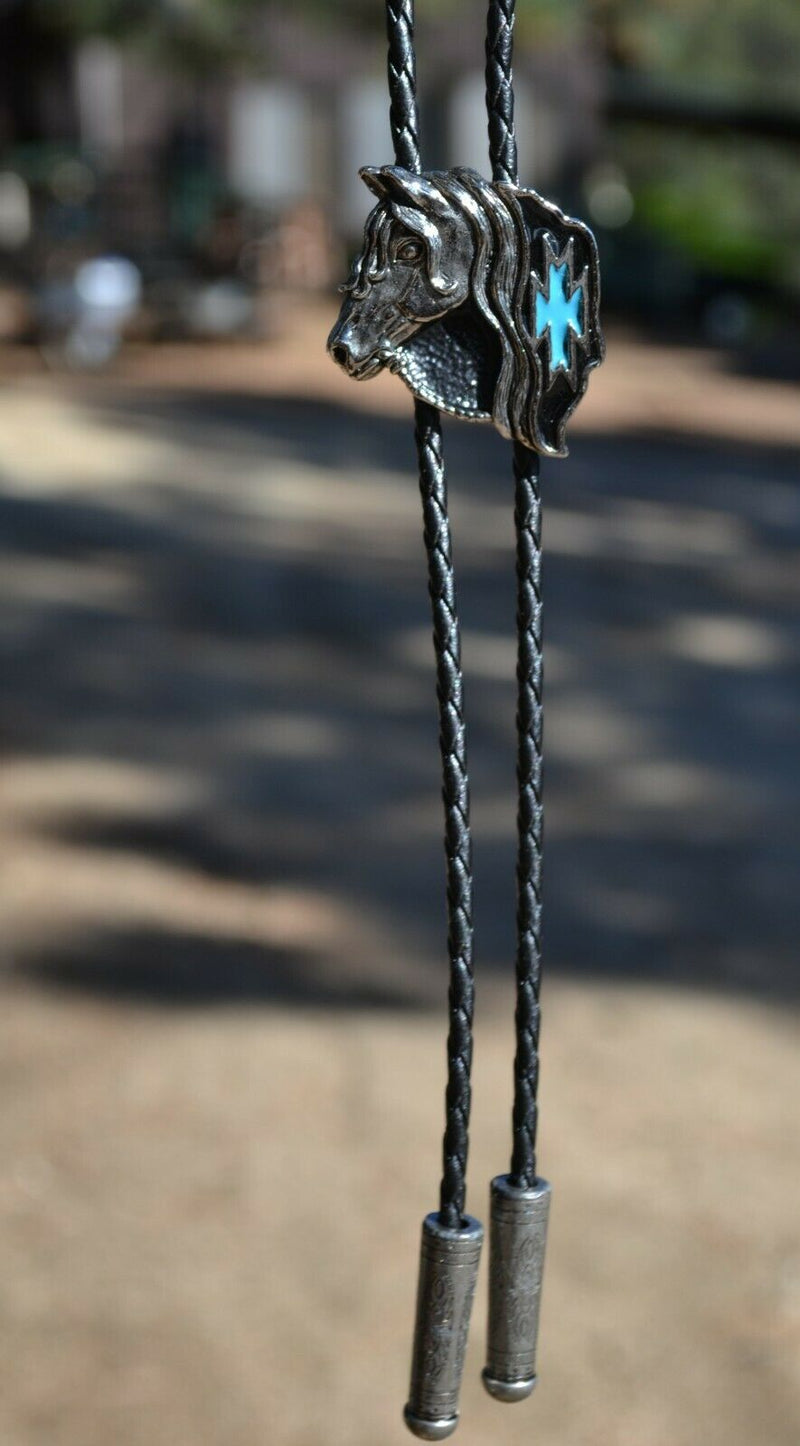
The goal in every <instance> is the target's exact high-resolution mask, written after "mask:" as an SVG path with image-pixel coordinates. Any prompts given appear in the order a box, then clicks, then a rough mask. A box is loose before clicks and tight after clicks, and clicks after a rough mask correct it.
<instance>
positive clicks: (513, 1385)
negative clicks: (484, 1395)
mask: <svg viewBox="0 0 800 1446" xmlns="http://www.w3.org/2000/svg"><path fill="white" fill-rule="evenodd" d="M537 1379H538V1378H537V1377H536V1376H523V1377H522V1379H521V1380H519V1381H498V1379H497V1377H496V1376H493V1375H492V1374H491V1372H490V1371H489V1368H488V1366H487V1367H484V1369H483V1371H482V1372H481V1380H482V1381H483V1384H484V1386H485V1387H486V1389H487V1391H488V1392H489V1395H490V1396H494V1399H495V1400H496V1401H524V1400H526V1399H527V1397H528V1396H529V1395H530V1394H531V1391H532V1390H533V1388H534V1386H535V1385H536V1381H537Z"/></svg>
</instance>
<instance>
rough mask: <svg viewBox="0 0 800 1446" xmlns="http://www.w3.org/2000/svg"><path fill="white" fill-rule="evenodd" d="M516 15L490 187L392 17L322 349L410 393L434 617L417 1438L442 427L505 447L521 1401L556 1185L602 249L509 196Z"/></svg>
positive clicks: (446, 564)
mask: <svg viewBox="0 0 800 1446" xmlns="http://www.w3.org/2000/svg"><path fill="white" fill-rule="evenodd" d="M514 10H515V5H514V0H490V3H489V6H488V19H487V34H486V105H487V116H488V130H489V154H490V160H491V168H492V180H491V182H487V181H486V180H484V179H483V178H482V177H481V176H480V175H479V174H478V173H477V172H476V171H474V170H471V169H468V168H466V167H455V168H454V169H452V170H449V171H423V169H422V164H421V158H420V144H419V118H418V108H417V95H416V60H415V54H414V40H413V28H414V4H413V0H387V4H386V16H387V27H388V40H389V55H388V76H389V98H390V122H391V132H392V140H393V144H394V151H395V164H394V165H384V166H380V167H374V166H365V167H363V168H362V170H361V171H360V175H361V177H362V179H363V180H364V181H365V183H366V185H367V186H368V188H369V190H370V191H371V192H372V193H373V196H374V197H375V200H376V203H377V204H376V205H375V206H374V208H373V210H372V211H371V212H370V214H369V216H368V218H367V221H366V225H365V233H364V243H363V248H362V251H361V254H360V255H359V257H358V259H357V260H356V262H355V263H354V266H353V269H352V272H351V275H350V279H349V281H348V282H347V284H346V286H344V287H343V291H344V301H343V303H342V308H341V311H340V314H339V318H338V320H337V322H336V324H335V326H334V328H333V330H332V332H331V334H330V337H329V339H328V350H329V352H330V354H331V355H332V357H333V359H334V360H335V361H336V362H338V363H339V365H340V366H342V367H343V368H344V370H345V371H346V372H347V373H348V375H350V376H351V377H354V378H356V379H358V380H364V379H366V378H368V377H372V376H375V375H376V374H377V373H378V372H380V371H381V370H383V369H384V368H388V369H389V370H390V371H392V372H395V373H396V374H397V375H399V376H400V377H401V378H402V380H403V381H404V382H405V383H406V385H407V386H408V387H409V389H410V391H411V392H412V394H413V397H414V421H415V429H414V430H415V440H416V448H417V457H418V464H419V482H420V491H421V494H422V512H423V532H424V540H425V549H426V554H427V561H428V585H429V592H430V600H431V605H432V611H433V642H434V653H435V659H436V691H437V698H438V706H439V743H440V750H441V760H442V792H443V800H444V814H445V856H446V892H447V917H448V938H447V945H448V955H449V968H450V984H449V995H448V1003H449V1031H448V1038H447V1090H446V1110H445V1113H446V1122H445V1133H444V1145H443V1158H444V1167H443V1175H442V1183H441V1191H440V1200H439V1209H438V1211H434V1212H432V1213H431V1214H429V1215H427V1216H426V1218H425V1220H424V1221H423V1225H422V1242H421V1250H420V1265H419V1281H418V1287H417V1308H416V1320H415V1327H414V1340H413V1347H412V1361H411V1384H410V1390H409V1397H408V1402H407V1404H406V1407H405V1411H404V1416H405V1421H406V1424H407V1426H408V1427H409V1429H410V1430H411V1431H412V1432H413V1433H414V1434H415V1435H416V1436H419V1437H421V1438H422V1439H423V1440H426V1441H439V1440H442V1439H443V1438H444V1437H445V1436H449V1435H450V1434H451V1432H452V1431H454V1430H455V1427H456V1425H457V1424H458V1418H459V1409H458V1401H459V1392H460V1387H461V1379H462V1375H463V1366H464V1353H465V1349H466V1342H467V1333H468V1329H469V1321H470V1315H471V1311H472V1300H473V1296H474V1293H475V1284H476V1280H477V1274H478V1263H479V1259H480V1253H481V1246H482V1243H483V1233H484V1232H483V1226H482V1225H481V1223H480V1222H479V1221H478V1220H476V1219H474V1218H473V1217H471V1216H469V1215H467V1214H466V1213H465V1202H466V1169H467V1151H468V1143H469V1115H470V1102H471V1094H470V1070H471V1064H472V1022H473V1002H474V975H473V957H472V933H473V927H472V850H471V838H470V825H469V782H468V776H467V754H466V730H465V722H464V702H463V684H462V674H461V642H460V630H459V622H458V614H457V611H456V596H455V585H454V573H453V557H452V545H451V535H450V524H449V520H448V512H447V487H446V480H445V470H444V459H443V449H442V429H441V422H440V416H439V414H440V412H441V411H444V412H447V413H450V414H451V415H454V416H457V417H463V418H469V419H473V420H479V421H480V420H485V421H492V422H494V424H495V426H496V427H497V428H498V429H499V431H500V432H501V433H502V435H503V436H504V437H506V438H508V439H509V440H510V441H511V443H512V463H513V467H512V470H513V477H514V525H515V532H516V577H517V636H518V650H517V687H518V700H517V718H516V723H517V786H518V809H517V834H518V848H517V865H516V883H517V915H516V926H517V943H516V1009H515V1031H516V1051H515V1059H514V1104H513V1114H512V1136H513V1147H512V1155H511V1165H510V1169H509V1172H508V1173H507V1174H503V1175H498V1176H497V1177H496V1178H495V1179H494V1180H492V1182H491V1187H490V1231H489V1316H488V1332H487V1352H486V1365H485V1368H484V1370H483V1382H484V1385H485V1386H486V1389H487V1391H488V1392H489V1394H490V1395H491V1396H493V1397H494V1398H495V1399H496V1400H498V1401H506V1402H511V1401H520V1400H524V1399H525V1398H526V1397H527V1396H529V1395H530V1393H531V1391H532V1390H533V1387H534V1385H535V1382H536V1344H537V1336H538V1329H539V1303H540V1296H541V1285H542V1273H543V1268H544V1255H545V1241H546V1232H547V1219H548V1213H549V1207H550V1185H549V1184H548V1182H547V1181H546V1180H544V1179H542V1178H541V1177H540V1176H539V1175H538V1174H537V1169H536V1127H537V1086H538V1077H539V986H540V979H541V962H542V935H541V916H542V824H543V812H542V592H541V559H542V547H541V516H542V507H541V492H540V484H539V458H540V456H542V455H545V456H552V457H563V456H565V455H566V446H565V439H564V434H565V428H566V423H567V421H568V419H569V417H570V416H571V414H572V412H573V411H574V410H575V407H576V406H577V403H578V402H579V400H580V398H581V396H582V395H583V393H584V392H585V390H586V385H587V381H588V376H589V372H590V371H591V369H592V368H593V367H595V366H597V365H598V364H599V362H600V361H602V358H603V350H604V348H603V338H602V333H601V331H600V323H599V318H598V304H599V296H600V281H599V268H598V260H597V248H596V245H595V241H594V237H593V236H592V233H591V232H590V231H589V229H588V228H587V227H586V226H585V225H584V224H583V223H582V222H580V221H577V220H575V219H573V218H572V217H568V216H565V215H564V213H563V212H562V211H561V210H559V208H558V207H557V206H555V205H554V204H553V203H552V202H549V201H546V200H544V199H543V198H542V197H541V196H539V195H538V194H537V193H536V192H535V191H533V190H530V189H525V188H521V187H520V185H519V179H518V174H517V146H516V139H515V134H514V92H513V85H512V76H511V60H512V43H513V27H514Z"/></svg>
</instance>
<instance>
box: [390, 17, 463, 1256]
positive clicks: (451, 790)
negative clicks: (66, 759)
mask: <svg viewBox="0 0 800 1446" xmlns="http://www.w3.org/2000/svg"><path fill="white" fill-rule="evenodd" d="M386 23H387V31H388V39H389V55H388V74H389V94H390V98H391V110H390V122H391V128H392V141H393V143H394V151H395V159H396V161H397V164H398V165H399V166H404V167H405V169H406V170H409V171H419V170H420V168H421V160H420V150H419V116H418V110H417V96H416V62H415V58H414V4H413V0H387V4H386ZM414 424H415V425H414V437H415V441H416V445H417V459H418V463H419V485H420V493H421V497H422V516H423V528H424V538H425V549H426V552H427V557H428V588H429V591H430V598H431V608H432V611H433V645H434V653H435V656H436V694H437V698H438V701H439V745H440V749H441V755H442V796H443V800H444V816H445V855H446V860H447V864H446V869H447V924H448V928H447V947H448V954H449V959H450V988H449V994H448V1001H449V1030H448V1037H447V1093H446V1100H445V1103H446V1118H445V1133H444V1143H443V1174H442V1185H441V1191H440V1206H439V1218H440V1220H441V1222H442V1224H443V1225H445V1226H448V1227H450V1228H458V1227H459V1226H460V1225H461V1221H462V1217H463V1214H464V1205H465V1201H466V1174H467V1151H468V1146H469V1112H470V1103H471V1087H470V1071H471V1068H472V1017H473V1008H474V994H475V986H474V976H473V965H472V843H471V838H470V828H469V781H468V778H467V751H466V730H465V726H464V698H463V683H462V677H461V634H460V629H459V624H458V614H457V612H456V595H455V578H454V574H453V555H452V544H451V538H450V521H449V518H448V514H447V482H446V478H445V470H444V455H443V447H442V427H441V421H440V419H439V413H438V411H437V410H436V408H435V407H431V406H429V405H428V403H427V402H421V401H419V400H416V401H415V403H414Z"/></svg>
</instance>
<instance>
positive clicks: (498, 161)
mask: <svg viewBox="0 0 800 1446" xmlns="http://www.w3.org/2000/svg"><path fill="white" fill-rule="evenodd" d="M515 9H516V3H515V0H490V4H489V12H488V15H487V17H486V112H487V116H488V120H489V154H490V156H491V161H492V179H493V180H495V181H505V182H506V184H508V185H510V186H515V185H516V184H517V142H516V138H515V136H514V87H513V85H512V81H511V56H512V51H513V45H514V11H515Z"/></svg>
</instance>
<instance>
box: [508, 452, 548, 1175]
mask: <svg viewBox="0 0 800 1446" xmlns="http://www.w3.org/2000/svg"><path fill="white" fill-rule="evenodd" d="M514 526H515V529H516V538H517V551H516V563H517V789H518V802H517V957H516V977H517V1003H516V1013H515V1027H516V1054H515V1058H514V1110H513V1117H512V1119H513V1140H514V1143H513V1151H512V1156H511V1176H512V1182H513V1184H515V1185H519V1186H521V1187H522V1188H524V1189H528V1188H530V1187H531V1186H532V1185H534V1184H535V1183H536V1125H537V1118H538V1109H537V1103H536V1092H537V1087H538V1083H539V987H540V982H541V973H542V825H543V808H542V722H543V718H542V713H543V709H542V499H541V492H540V488H539V457H538V454H537V453H536V452H532V451H530V450H529V448H527V447H524V446H522V445H521V443H519V442H517V443H515V444H514Z"/></svg>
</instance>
